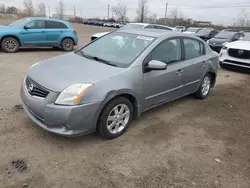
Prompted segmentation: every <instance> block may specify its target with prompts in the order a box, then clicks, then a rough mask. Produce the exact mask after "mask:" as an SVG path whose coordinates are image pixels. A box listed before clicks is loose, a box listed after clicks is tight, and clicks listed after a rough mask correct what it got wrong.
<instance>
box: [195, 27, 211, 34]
mask: <svg viewBox="0 0 250 188" xmlns="http://www.w3.org/2000/svg"><path fill="white" fill-rule="evenodd" d="M211 31H212V29H207V28H204V29H201V30H200V31H198V32H197V33H199V34H201V35H209V34H210V32H211Z"/></svg>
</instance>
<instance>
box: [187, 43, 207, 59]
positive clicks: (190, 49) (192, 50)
mask: <svg viewBox="0 0 250 188" xmlns="http://www.w3.org/2000/svg"><path fill="white" fill-rule="evenodd" d="M183 42H184V49H185V59H186V60H188V59H194V58H196V57H199V56H201V55H203V54H204V44H202V43H201V42H199V41H198V40H193V39H183Z"/></svg>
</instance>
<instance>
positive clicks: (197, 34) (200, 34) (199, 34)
mask: <svg viewBox="0 0 250 188" xmlns="http://www.w3.org/2000/svg"><path fill="white" fill-rule="evenodd" d="M208 35H209V34H203V33H196V36H198V37H206V36H208Z"/></svg>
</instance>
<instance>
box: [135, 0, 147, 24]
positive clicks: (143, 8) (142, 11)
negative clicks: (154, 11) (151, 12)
mask: <svg viewBox="0 0 250 188" xmlns="http://www.w3.org/2000/svg"><path fill="white" fill-rule="evenodd" d="M147 5H148V0H139V4H138V8H137V11H136V13H137V18H136V20H137V21H139V22H142V23H143V22H145V21H146V20H147V16H148V6H147Z"/></svg>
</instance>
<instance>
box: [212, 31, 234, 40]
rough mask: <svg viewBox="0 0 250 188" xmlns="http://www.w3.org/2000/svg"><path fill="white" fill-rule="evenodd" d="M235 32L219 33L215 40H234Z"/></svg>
mask: <svg viewBox="0 0 250 188" xmlns="http://www.w3.org/2000/svg"><path fill="white" fill-rule="evenodd" d="M234 34H235V32H231V31H222V32H220V33H218V34H217V35H216V36H215V37H214V38H218V39H231V38H233V36H234Z"/></svg>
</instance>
